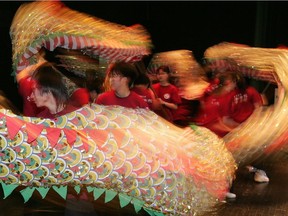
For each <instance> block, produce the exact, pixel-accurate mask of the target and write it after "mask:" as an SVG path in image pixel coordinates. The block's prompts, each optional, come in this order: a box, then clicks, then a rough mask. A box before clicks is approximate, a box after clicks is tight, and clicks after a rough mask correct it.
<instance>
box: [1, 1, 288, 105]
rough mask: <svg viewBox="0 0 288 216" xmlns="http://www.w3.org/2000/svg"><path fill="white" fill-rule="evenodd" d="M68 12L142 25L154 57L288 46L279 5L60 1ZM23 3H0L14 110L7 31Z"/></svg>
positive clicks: (4, 67)
mask: <svg viewBox="0 0 288 216" xmlns="http://www.w3.org/2000/svg"><path fill="white" fill-rule="evenodd" d="M63 2H64V4H65V5H66V6H68V7H70V8H71V9H74V10H77V11H80V12H85V13H88V14H91V15H93V16H96V17H99V18H102V19H105V20H107V21H111V22H114V23H118V24H121V25H126V26H130V25H134V24H137V23H139V24H141V25H143V26H144V27H145V28H146V29H147V30H148V32H149V33H150V35H151V38H152V42H153V45H154V49H153V50H152V51H153V53H157V52H163V51H170V50H178V49H188V50H191V51H193V54H194V56H195V57H196V59H197V60H199V61H201V59H202V57H203V54H204V51H205V50H206V49H207V48H208V47H210V46H213V45H215V44H218V43H220V42H223V41H227V42H235V43H241V44H247V45H249V46H257V47H267V48H274V47H277V46H278V45H280V44H283V45H288V25H287V23H288V13H287V11H288V2H281V1H278V2H277V1H273V2H272V1H260V2H256V1H220V2H218V1H63ZM22 3H24V1H9V2H8V1H1V2H0V36H1V43H0V59H1V60H0V63H1V64H0V66H1V67H0V76H1V78H0V89H2V90H3V91H4V92H5V93H6V95H7V96H8V98H9V99H10V100H11V101H12V102H13V103H14V104H15V105H17V106H18V107H21V105H22V101H21V98H20V96H19V95H18V92H17V84H16V82H15V81H14V77H12V76H11V72H12V61H11V60H12V52H11V51H12V50H11V40H10V35H9V28H10V25H11V22H12V19H13V16H14V14H15V12H16V11H17V9H18V7H19V6H20V5H21V4H22Z"/></svg>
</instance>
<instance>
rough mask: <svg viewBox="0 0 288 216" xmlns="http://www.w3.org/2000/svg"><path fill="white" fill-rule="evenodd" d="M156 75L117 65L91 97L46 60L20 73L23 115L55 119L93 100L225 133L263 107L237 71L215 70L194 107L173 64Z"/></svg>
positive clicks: (162, 67) (254, 91)
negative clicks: (173, 74) (175, 81)
mask: <svg viewBox="0 0 288 216" xmlns="http://www.w3.org/2000/svg"><path fill="white" fill-rule="evenodd" d="M156 78H157V79H156V81H154V82H152V81H151V79H150V77H149V76H148V75H147V73H143V72H142V73H141V72H140V73H139V71H137V69H136V67H135V66H134V65H133V64H129V63H124V62H118V63H114V64H113V65H111V67H110V68H109V70H108V72H107V79H108V80H109V84H108V85H109V88H108V89H107V90H106V91H105V90H103V91H99V92H96V96H93V97H92V96H91V95H90V94H89V92H90V90H89V89H88V88H86V87H78V86H77V85H76V84H75V83H73V82H72V81H70V80H69V78H67V77H66V76H65V75H63V74H62V73H61V72H60V71H59V70H58V69H57V67H56V66H55V65H53V64H52V63H49V62H46V61H42V62H39V63H38V64H37V65H35V66H32V67H28V68H26V69H24V70H23V71H22V72H21V73H19V74H18V75H17V81H18V84H19V93H20V94H21V95H22V97H23V115H25V116H32V117H43V118H51V119H53V118H56V117H57V116H60V115H64V114H66V113H69V112H72V111H74V110H76V109H78V108H80V107H82V106H84V105H86V104H88V103H91V102H93V103H96V104H99V105H119V106H123V107H127V108H145V109H150V110H152V111H154V112H155V113H156V114H158V115H159V116H161V117H163V118H165V119H166V120H168V121H169V122H171V123H174V124H176V125H178V126H187V125H188V124H190V123H194V124H197V125H201V126H204V127H207V128H208V129H210V130H211V131H213V132H214V133H216V134H217V135H218V136H220V137H223V136H225V135H226V134H227V133H229V132H230V131H231V130H233V129H234V128H235V127H237V126H238V125H239V124H241V123H242V122H244V121H245V120H246V119H247V118H248V117H249V116H250V115H251V114H252V113H253V111H254V109H256V108H257V107H259V106H262V105H263V100H262V97H261V95H260V94H259V93H258V92H257V90H256V89H255V88H253V87H252V86H249V85H247V83H246V81H245V78H244V77H243V76H242V74H240V73H237V72H235V71H233V72H231V71H226V72H219V73H215V76H214V77H213V78H212V79H211V81H210V86H209V87H208V88H207V89H206V91H205V93H204V94H203V96H202V97H201V98H199V99H198V100H197V102H198V103H197V106H194V107H193V105H192V106H191V104H189V103H190V101H189V100H185V99H184V98H181V97H180V95H179V90H178V87H177V86H176V85H174V84H173V82H172V81H171V71H170V69H169V67H168V66H160V67H159V68H157V71H156ZM99 89H100V88H99ZM101 89H105V88H101Z"/></svg>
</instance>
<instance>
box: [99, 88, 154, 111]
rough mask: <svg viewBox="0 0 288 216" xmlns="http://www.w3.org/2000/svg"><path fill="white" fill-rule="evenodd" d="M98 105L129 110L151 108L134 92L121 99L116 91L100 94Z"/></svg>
mask: <svg viewBox="0 0 288 216" xmlns="http://www.w3.org/2000/svg"><path fill="white" fill-rule="evenodd" d="M96 103H97V104H102V105H119V106H123V107H127V108H133V109H136V108H149V107H148V104H147V103H146V102H145V101H144V100H143V99H142V98H141V97H140V96H139V95H138V94H136V93H135V92H134V91H130V94H129V95H128V96H127V97H125V98H121V97H118V96H117V95H116V94H115V91H113V90H111V91H107V92H104V93H102V94H100V95H99V96H98V98H97V100H96Z"/></svg>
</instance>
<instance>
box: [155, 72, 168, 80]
mask: <svg viewBox="0 0 288 216" xmlns="http://www.w3.org/2000/svg"><path fill="white" fill-rule="evenodd" d="M157 79H158V80H159V81H160V82H161V81H168V79H169V74H168V73H166V72H165V71H163V70H159V72H158V73H157Z"/></svg>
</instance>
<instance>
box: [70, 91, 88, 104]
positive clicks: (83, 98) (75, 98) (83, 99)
mask: <svg viewBox="0 0 288 216" xmlns="http://www.w3.org/2000/svg"><path fill="white" fill-rule="evenodd" d="M89 99H90V94H89V91H88V90H87V89H86V88H77V89H76V90H75V91H74V92H73V94H72V95H71V97H70V99H69V100H70V103H71V104H72V105H73V106H75V107H82V106H84V105H86V104H88V103H89Z"/></svg>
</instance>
